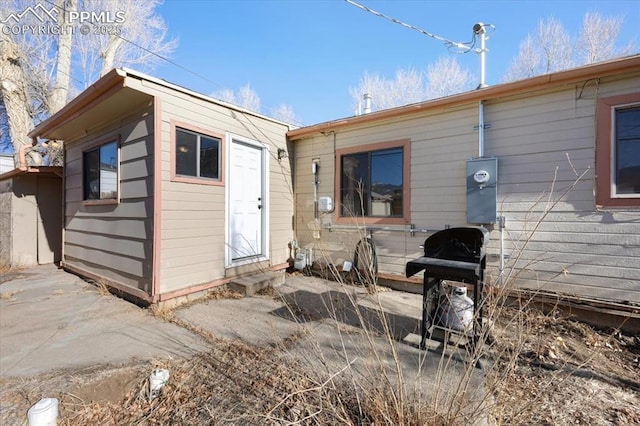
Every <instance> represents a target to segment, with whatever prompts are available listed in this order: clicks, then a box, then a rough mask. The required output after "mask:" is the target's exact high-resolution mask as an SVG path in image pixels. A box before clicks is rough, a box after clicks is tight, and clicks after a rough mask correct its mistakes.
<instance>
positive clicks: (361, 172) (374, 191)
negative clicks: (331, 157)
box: [337, 141, 409, 223]
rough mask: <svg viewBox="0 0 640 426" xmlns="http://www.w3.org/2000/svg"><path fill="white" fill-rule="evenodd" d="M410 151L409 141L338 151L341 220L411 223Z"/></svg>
mask: <svg viewBox="0 0 640 426" xmlns="http://www.w3.org/2000/svg"><path fill="white" fill-rule="evenodd" d="M408 151H409V142H408V141H402V142H389V143H382V144H375V145H369V146H367V147H361V148H358V149H347V150H339V151H337V154H338V158H339V163H338V164H339V170H338V174H339V190H338V191H337V193H338V194H339V198H340V210H339V215H340V217H341V218H365V219H367V218H369V220H368V222H382V223H408V217H409V212H408V210H409V203H408V197H407V184H408V170H409V167H408V166H409V165H408V161H409V160H408V159H409V152H408ZM365 221H367V220H365Z"/></svg>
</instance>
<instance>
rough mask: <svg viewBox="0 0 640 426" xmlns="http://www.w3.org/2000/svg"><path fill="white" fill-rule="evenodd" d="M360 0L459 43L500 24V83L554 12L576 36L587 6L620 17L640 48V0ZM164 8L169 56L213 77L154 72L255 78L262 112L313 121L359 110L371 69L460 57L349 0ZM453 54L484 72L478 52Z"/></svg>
mask: <svg viewBox="0 0 640 426" xmlns="http://www.w3.org/2000/svg"><path fill="white" fill-rule="evenodd" d="M356 1H358V2H359V3H362V4H364V5H366V6H368V7H370V8H371V9H375V10H377V11H379V12H382V13H384V14H387V15H390V16H393V17H394V18H397V19H399V20H402V21H404V22H407V23H410V24H412V25H415V26H417V27H421V28H423V29H425V30H427V31H429V32H431V33H435V34H438V35H441V36H443V37H446V38H449V39H452V40H454V41H463V42H464V41H468V40H469V39H470V38H471V33H472V28H473V25H474V24H475V23H478V22H484V23H490V24H493V25H495V26H496V32H495V33H494V34H493V35H492V37H491V39H490V40H488V41H487V47H488V49H489V52H488V54H487V83H488V84H497V83H499V82H500V80H501V78H502V75H503V74H504V72H505V71H506V69H507V67H508V66H509V63H510V61H511V60H512V58H513V57H514V56H515V55H516V54H517V52H518V46H519V44H520V42H521V41H522V40H523V39H524V38H525V37H526V36H527V34H528V33H533V32H534V31H535V28H536V26H537V24H538V22H539V21H540V20H541V19H545V18H548V17H551V16H553V17H555V18H557V19H558V20H560V21H561V22H562V24H563V25H564V26H565V28H566V29H567V30H568V31H569V33H571V34H577V31H578V29H579V27H580V24H581V20H582V17H583V16H584V14H585V12H587V11H598V12H600V13H602V14H603V15H606V16H611V15H616V16H618V15H619V16H622V17H624V24H623V28H622V29H621V32H620V37H619V40H621V41H622V42H624V43H625V44H626V42H628V41H629V40H633V41H634V44H635V46H636V50H638V48H639V46H640V24H639V23H640V0H633V1H631V0H627V1H584V0H583V1H578V0H574V1H417V0H415V1H401V0H398V1H372V0H356ZM158 11H159V13H160V14H161V15H162V16H163V18H164V19H165V22H166V24H167V27H168V30H169V34H170V36H172V37H176V38H178V39H179V45H178V48H177V50H176V51H175V52H174V54H173V56H172V60H173V61H175V62H176V63H179V64H180V65H182V66H184V67H186V68H188V69H189V70H192V71H194V72H195V73H198V74H200V75H202V76H205V77H206V80H204V79H201V78H198V77H196V76H194V75H193V74H190V73H189V72H187V71H185V70H183V69H180V68H178V67H176V66H174V65H170V64H166V63H165V64H160V65H159V66H158V67H157V68H156V69H155V70H154V72H153V74H154V75H156V76H158V77H161V78H164V79H166V80H168V81H171V82H173V83H177V84H180V85H183V86H186V87H188V88H190V89H193V90H196V91H199V92H202V93H205V94H211V93H212V92H214V91H216V90H219V89H222V88H231V89H234V90H237V89H239V88H240V87H241V86H243V85H246V84H247V83H249V84H250V85H251V87H252V88H253V89H254V90H255V91H256V92H257V93H258V94H259V96H260V98H261V100H262V106H263V110H264V112H267V111H268V110H269V108H274V107H276V106H277V105H279V104H283V103H284V104H287V105H290V106H291V107H293V109H294V111H295V114H296V118H297V120H298V121H300V122H301V123H303V124H306V125H309V124H315V123H319V122H323V121H328V120H333V119H336V118H341V117H346V116H350V115H353V107H352V101H351V98H350V96H349V92H348V90H349V87H355V86H357V85H358V82H359V79H360V77H361V76H362V75H363V73H364V72H365V71H369V72H375V73H380V74H382V75H385V76H387V77H392V76H393V75H394V74H395V70H396V69H397V68H400V67H402V68H407V67H414V68H417V69H420V70H424V69H426V68H427V66H428V65H429V64H430V63H434V62H435V61H436V60H437V59H438V58H439V57H441V56H446V55H455V54H453V53H449V51H448V50H447V49H446V47H445V46H444V45H443V43H442V42H440V41H437V40H434V39H431V38H429V37H426V36H424V35H422V34H420V33H418V32H416V31H413V30H409V29H407V28H404V27H402V26H400V25H397V24H394V23H392V22H390V21H387V20H385V19H382V18H380V17H377V16H375V15H373V14H370V13H367V12H364V11H362V10H361V9H358V8H356V7H354V6H352V5H350V4H348V3H346V2H344V1H342V0H322V1H320V0H289V1H276V0H261V1H249V0H236V1H225V0H217V1H216V0H165V2H164V4H163V5H162V6H161V7H160V8H159V9H158ZM455 56H457V57H458V59H459V61H460V63H461V65H463V66H465V67H467V68H469V69H470V70H471V71H472V72H474V73H476V74H478V75H479V58H478V55H477V54H474V53H468V54H465V55H455Z"/></svg>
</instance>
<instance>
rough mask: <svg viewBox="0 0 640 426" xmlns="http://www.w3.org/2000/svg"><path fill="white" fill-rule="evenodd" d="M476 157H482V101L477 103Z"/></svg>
mask: <svg viewBox="0 0 640 426" xmlns="http://www.w3.org/2000/svg"><path fill="white" fill-rule="evenodd" d="M478 157H479V158H482V157H484V101H480V102H478Z"/></svg>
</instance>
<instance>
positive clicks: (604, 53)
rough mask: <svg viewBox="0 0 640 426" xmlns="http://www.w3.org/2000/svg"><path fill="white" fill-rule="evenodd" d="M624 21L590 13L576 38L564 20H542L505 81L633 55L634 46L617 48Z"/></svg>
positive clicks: (513, 63)
mask: <svg viewBox="0 0 640 426" xmlns="http://www.w3.org/2000/svg"><path fill="white" fill-rule="evenodd" d="M622 23H623V18H621V17H604V16H603V15H601V14H600V13H597V12H588V13H586V14H585V16H584V18H583V21H582V28H581V29H580V31H579V33H578V34H577V36H576V37H574V38H572V37H571V36H570V35H569V34H568V33H567V31H566V30H565V29H564V27H563V26H562V24H561V23H560V21H558V20H557V19H555V18H548V19H546V20H543V21H540V22H539V23H538V27H537V30H536V33H535V34H534V35H531V34H529V35H528V36H527V38H526V39H525V40H524V41H523V42H522V43H520V49H519V51H518V55H517V56H516V57H515V58H514V59H513V60H512V61H511V65H510V66H509V68H508V70H507V72H506V73H505V75H504V77H503V80H504V81H512V80H518V79H522V78H528V77H533V76H535V75H540V74H546V73H549V72H554V71H559V70H563V69H567V68H571V67H572V66H578V65H585V64H591V63H594V62H600V61H604V60H607V59H612V58H615V57H618V56H622V55H625V54H630V53H632V52H633V44H632V43H629V44H628V45H627V46H625V47H624V48H621V49H618V48H616V43H617V41H618V35H619V31H620V27H621V26H622Z"/></svg>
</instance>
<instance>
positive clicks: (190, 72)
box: [43, 0, 304, 126]
mask: <svg viewBox="0 0 640 426" xmlns="http://www.w3.org/2000/svg"><path fill="white" fill-rule="evenodd" d="M43 1H45V2H46V3H49V4H50V5H52V6H54V7H56V8H58V9H59V10H61V11H63V12H64V8H61V7H59V6H58V5H56V4H55V3H54V2H53V1H52V0H43ZM90 23H91V24H92V25H94V26H97V24H96V23H95V22H90ZM114 35H115V36H116V37H118V38H120V39H121V40H122V41H124V42H126V43H129V44H131V45H132V46H134V47H137V48H138V49H141V50H143V51H145V52H147V53H149V54H151V55H153V56H155V57H157V58H159V59H160V60H162V61H165V62H167V63H168V64H171V65H173V66H175V67H177V68H180V69H182V70H184V71H186V72H188V73H189V74H192V75H194V76H196V77H198V78H200V79H202V80H204V81H206V82H208V83H211V84H213V85H214V86H217V87H219V88H221V89H224V88H225V86H223V85H222V84H220V83H217V82H215V81H213V80H211V79H210V78H208V77H205V76H204V75H202V74H199V73H197V72H195V71H193V70H191V69H190V68H188V67H186V66H184V65H181V64H179V63H177V62H175V61H173V60H171V59H169V58H167V57H165V56H162V55H160V54H159V53H156V52H154V51H152V50H150V49H147V48H146V47H144V46H141V45H140V44H138V43H136V42H134V41H131V40H129V39H127V38H125V37H123V36H122V35H120V34H114ZM70 77H71V78H72V79H74V80H76V81H79V80H77V79H76V78H75V77H73V76H70ZM83 84H84V83H83ZM256 112H258V111H256ZM294 121H295V123H290V124H296V125H300V126H304V123H301V122H299V121H297V120H294Z"/></svg>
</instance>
